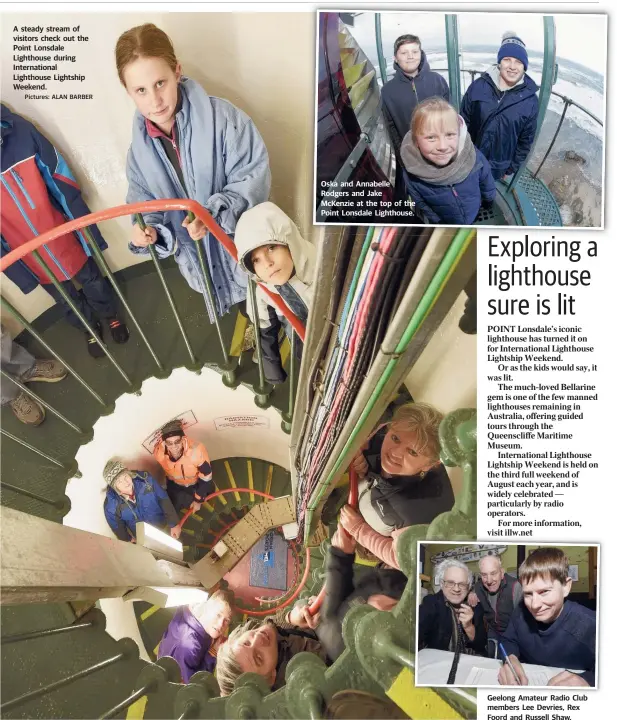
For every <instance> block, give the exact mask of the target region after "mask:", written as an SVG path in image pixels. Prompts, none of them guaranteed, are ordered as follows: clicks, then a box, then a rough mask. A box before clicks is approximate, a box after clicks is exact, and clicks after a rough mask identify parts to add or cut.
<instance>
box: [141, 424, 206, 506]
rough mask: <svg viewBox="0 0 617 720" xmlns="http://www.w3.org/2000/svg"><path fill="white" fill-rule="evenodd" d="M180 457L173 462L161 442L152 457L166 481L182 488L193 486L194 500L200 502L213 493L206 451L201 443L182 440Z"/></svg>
mask: <svg viewBox="0 0 617 720" xmlns="http://www.w3.org/2000/svg"><path fill="white" fill-rule="evenodd" d="M182 447H183V452H182V455H180V457H179V458H178V459H177V460H174V459H173V458H172V457H171V456H170V454H169V452H168V450H167V448H166V447H165V443H164V442H163V440H159V442H158V443H157V444H156V447H155V448H154V457H155V458H156V460H157V462H158V463H159V464H160V465H161V467H162V468H163V470H164V471H165V475H166V477H167V479H168V480H171V482H175V483H177V484H178V485H183V486H184V487H191V486H193V485H194V486H195V489H194V492H195V500H197V502H202V501H203V499H204V498H205V497H206V495H209V494H210V493H212V492H214V481H213V480H212V467H211V465H210V458H209V457H208V451H207V450H206V447H205V445H204V444H203V443H200V442H198V441H197V440H191V439H189V438H187V437H186V436H185V437H183V438H182Z"/></svg>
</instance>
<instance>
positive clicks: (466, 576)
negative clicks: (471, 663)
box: [418, 559, 486, 655]
mask: <svg viewBox="0 0 617 720" xmlns="http://www.w3.org/2000/svg"><path fill="white" fill-rule="evenodd" d="M472 583H473V574H472V572H471V570H470V569H469V568H468V567H467V566H466V565H465V564H464V563H462V562H460V561H458V560H449V559H448V560H444V561H443V562H441V563H439V565H437V567H436V569H435V578H434V584H435V587H439V588H441V589H440V590H439V592H437V593H435V594H434V595H427V596H426V597H425V598H424V600H422V604H421V605H420V612H419V621H418V650H422V649H423V648H433V649H435V650H449V651H450V652H457V653H462V654H467V655H485V654H486V651H485V647H486V631H485V629H484V622H483V619H482V618H483V615H484V613H483V611H482V608H481V607H480V606H479V605H478V606H476V607H475V608H471V607H470V606H469V605H468V604H467V603H466V602H465V601H466V599H467V595H468V594H469V591H470V589H471V586H472Z"/></svg>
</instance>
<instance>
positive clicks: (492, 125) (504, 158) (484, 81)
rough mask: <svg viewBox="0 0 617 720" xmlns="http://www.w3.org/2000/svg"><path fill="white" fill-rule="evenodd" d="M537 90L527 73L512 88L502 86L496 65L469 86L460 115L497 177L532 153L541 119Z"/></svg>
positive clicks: (514, 169)
mask: <svg viewBox="0 0 617 720" xmlns="http://www.w3.org/2000/svg"><path fill="white" fill-rule="evenodd" d="M537 92H538V86H537V85H536V83H535V82H534V81H533V80H532V79H531V78H530V77H529V75H527V74H525V75H523V77H522V78H521V80H520V81H519V82H518V83H517V84H516V85H515V86H514V87H513V88H510V89H509V90H500V89H499V70H498V68H497V67H496V66H495V67H493V68H491V70H489V71H488V72H485V73H483V74H482V75H481V76H480V77H479V78H477V79H476V80H474V81H473V82H472V83H471V85H470V86H469V87H468V88H467V92H466V93H465V95H464V97H463V101H462V103H461V115H462V117H463V119H464V120H465V122H466V123H467V127H468V129H469V134H470V135H471V139H472V140H473V143H474V145H475V146H476V147H477V148H479V149H480V150H481V151H482V152H483V153H484V155H485V156H486V158H487V159H488V161H489V163H490V166H491V170H492V173H493V177H494V178H495V179H496V180H498V179H500V178H502V177H503V176H504V175H511V174H513V173H515V172H516V171H517V170H518V168H519V167H520V165H521V163H522V162H523V161H524V160H525V159H526V158H527V156H528V155H529V152H530V150H531V146H532V145H533V141H534V138H535V136H536V129H537V128H536V126H537V122H538V112H539V102H538V98H537V95H536V93H537Z"/></svg>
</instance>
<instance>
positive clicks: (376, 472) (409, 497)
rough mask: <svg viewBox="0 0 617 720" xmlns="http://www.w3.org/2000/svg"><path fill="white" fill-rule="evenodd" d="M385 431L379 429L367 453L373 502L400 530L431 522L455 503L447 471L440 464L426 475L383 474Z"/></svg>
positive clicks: (374, 507)
mask: <svg viewBox="0 0 617 720" xmlns="http://www.w3.org/2000/svg"><path fill="white" fill-rule="evenodd" d="M386 432H387V428H383V429H382V430H380V431H379V432H377V433H376V434H375V435H374V436H373V437H372V438H371V441H370V443H369V447H368V449H367V450H366V451H365V452H364V457H365V458H366V461H367V462H368V465H369V473H368V479H369V482H371V483H372V487H371V505H372V506H373V509H374V510H375V511H376V512H377V514H378V515H379V516H380V517H381V519H382V521H383V522H384V523H385V524H386V525H389V526H391V527H393V528H395V529H397V530H398V529H400V528H404V527H408V526H409V525H428V524H429V523H431V522H432V521H433V520H434V519H435V518H436V517H437V516H438V515H441V513H444V512H448V510H451V509H452V507H453V506H454V493H453V491H452V485H451V483H450V478H449V477H448V473H447V472H446V469H445V467H444V466H443V465H442V464H441V463H439V465H438V466H437V467H436V468H433V469H432V470H429V471H428V472H427V473H426V474H425V475H424V477H421V476H420V475H411V476H407V475H396V476H393V477H385V476H383V475H382V472H381V446H382V445H383V441H384V437H385V435H386Z"/></svg>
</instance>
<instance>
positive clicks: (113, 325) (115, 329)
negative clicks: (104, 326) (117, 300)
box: [108, 318, 129, 344]
mask: <svg viewBox="0 0 617 720" xmlns="http://www.w3.org/2000/svg"><path fill="white" fill-rule="evenodd" d="M108 323H109V330H110V332H111V337H112V339H113V341H114V342H117V343H120V344H122V343H125V342H126V341H127V340H128V339H129V329H128V328H127V326H126V325H125V324H124V323H123V322H122V321H121V320H118V318H109V320H108Z"/></svg>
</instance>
